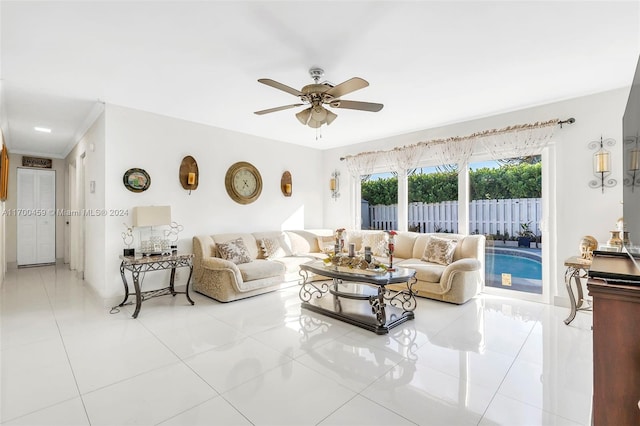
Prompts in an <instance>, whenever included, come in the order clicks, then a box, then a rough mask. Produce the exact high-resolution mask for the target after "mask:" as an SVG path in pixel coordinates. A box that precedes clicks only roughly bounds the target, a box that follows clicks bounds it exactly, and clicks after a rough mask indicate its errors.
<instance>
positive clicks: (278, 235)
mask: <svg viewBox="0 0 640 426" xmlns="http://www.w3.org/2000/svg"><path fill="white" fill-rule="evenodd" d="M251 235H253V237H254V238H255V239H256V246H257V249H258V256H257V258H258V259H265V258H266V256H265V255H264V251H263V249H262V244H261V242H260V240H264V239H271V240H277V241H278V244H279V245H280V247H281V248H282V250H284V253H285V256H291V255H292V253H293V252H292V251H291V240H290V239H289V236H288V235H287V234H286V233H285V232H283V231H266V232H264V231H263V232H253V233H252V234H251Z"/></svg>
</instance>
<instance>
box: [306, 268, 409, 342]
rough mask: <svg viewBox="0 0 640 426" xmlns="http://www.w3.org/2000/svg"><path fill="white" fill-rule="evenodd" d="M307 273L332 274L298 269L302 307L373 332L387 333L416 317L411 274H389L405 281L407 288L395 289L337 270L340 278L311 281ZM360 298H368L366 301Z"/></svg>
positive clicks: (376, 280) (382, 283)
mask: <svg viewBox="0 0 640 426" xmlns="http://www.w3.org/2000/svg"><path fill="white" fill-rule="evenodd" d="M303 266H306V265H303ZM309 272H314V273H316V274H319V272H324V274H326V275H332V274H331V273H329V271H326V270H324V271H323V270H319V271H318V270H313V269H311V270H310V269H309V268H308V267H307V268H306V269H305V268H302V269H301V271H300V274H301V276H302V277H303V282H302V286H301V287H300V292H299V295H300V300H302V308H304V309H308V310H310V311H313V312H317V313H320V314H323V315H326V316H329V317H332V318H335V319H338V320H341V321H344V322H347V323H349V324H352V325H355V326H358V327H361V328H364V329H367V330H369V331H373V332H374V333H376V334H387V333H388V332H389V330H390V329H392V328H394V327H396V326H398V325H400V324H402V323H404V322H406V321H408V320H412V319H414V318H415V316H414V313H413V311H414V310H415V308H416V304H417V303H416V298H415V294H414V293H413V290H412V287H413V285H414V284H415V282H416V279H415V277H414V276H413V274H411V275H408V276H405V277H401V276H398V277H396V279H395V280H393V278H394V277H391V278H392V280H393V281H396V282H398V280H404V281H401V282H407V289H406V290H403V291H401V292H395V291H391V290H388V289H386V288H385V285H386V284H387V282H385V281H384V280H380V279H377V278H371V279H369V281H370V282H366V280H367V279H368V278H367V277H362V276H360V277H358V276H356V275H357V274H349V273H337V274H333V275H340V277H337V276H334V277H331V281H311V280H310V279H309ZM378 278H379V277H378ZM361 280H364V282H361ZM363 301H367V302H368V304H367V303H363Z"/></svg>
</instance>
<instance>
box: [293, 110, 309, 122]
mask: <svg viewBox="0 0 640 426" xmlns="http://www.w3.org/2000/svg"><path fill="white" fill-rule="evenodd" d="M309 117H311V108H307V109H303V110H302V111H300V112H299V113H297V114H296V118H297V119H298V121H300V123H302V124H303V125H306V124H307V122H308V121H309Z"/></svg>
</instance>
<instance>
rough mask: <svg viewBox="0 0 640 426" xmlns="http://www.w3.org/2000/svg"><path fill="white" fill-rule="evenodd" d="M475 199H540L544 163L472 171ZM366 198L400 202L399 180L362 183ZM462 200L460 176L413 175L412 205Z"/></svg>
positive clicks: (411, 187) (368, 199)
mask: <svg viewBox="0 0 640 426" xmlns="http://www.w3.org/2000/svg"><path fill="white" fill-rule="evenodd" d="M469 180H470V183H471V188H470V192H471V194H470V195H471V200H481V199H485V200H494V199H505V198H540V197H541V196H542V164H541V163H536V164H527V163H522V164H518V165H506V166H502V167H499V168H484V169H478V170H476V171H471V172H469ZM362 199H363V200H367V201H369V204H371V205H377V204H383V205H391V204H397V203H398V178H397V177H392V178H388V179H378V180H373V181H367V182H363V183H362ZM457 199H458V173H457V172H439V173H429V174H416V175H411V176H409V202H423V203H439V202H442V201H454V200H457Z"/></svg>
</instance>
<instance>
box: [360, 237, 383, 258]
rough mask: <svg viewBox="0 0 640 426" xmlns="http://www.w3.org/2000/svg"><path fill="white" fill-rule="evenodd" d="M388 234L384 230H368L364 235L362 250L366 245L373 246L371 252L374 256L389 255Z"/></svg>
mask: <svg viewBox="0 0 640 426" xmlns="http://www.w3.org/2000/svg"><path fill="white" fill-rule="evenodd" d="M386 237H387V236H386V235H385V233H384V232H367V233H365V234H364V235H363V236H362V250H364V248H365V247H371V253H372V254H373V255H374V256H386V255H387V247H388V244H387V238H386Z"/></svg>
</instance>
